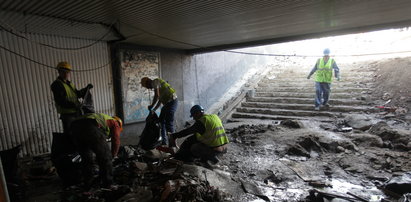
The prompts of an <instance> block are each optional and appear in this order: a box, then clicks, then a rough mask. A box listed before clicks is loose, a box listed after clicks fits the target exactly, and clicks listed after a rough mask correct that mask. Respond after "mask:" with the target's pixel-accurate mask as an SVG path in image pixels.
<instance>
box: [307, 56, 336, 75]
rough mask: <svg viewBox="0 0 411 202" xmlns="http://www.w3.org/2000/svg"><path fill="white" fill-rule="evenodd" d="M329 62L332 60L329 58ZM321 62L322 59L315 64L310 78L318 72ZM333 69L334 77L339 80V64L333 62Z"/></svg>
mask: <svg viewBox="0 0 411 202" xmlns="http://www.w3.org/2000/svg"><path fill="white" fill-rule="evenodd" d="M328 59H329V60H331V58H328ZM319 61H320V59H318V60H317V62H316V63H315V65H314V67H313V69H312V70H311V72H310V74H309V75H308V77H310V76H311V75H313V74H314V73H315V72H316V71H317V66H318V62H319ZM331 65H332V68H333V69H334V76H335V78H339V77H340V69H339V68H338V66H337V63H336V62H335V60H333V63H332V64H331Z"/></svg>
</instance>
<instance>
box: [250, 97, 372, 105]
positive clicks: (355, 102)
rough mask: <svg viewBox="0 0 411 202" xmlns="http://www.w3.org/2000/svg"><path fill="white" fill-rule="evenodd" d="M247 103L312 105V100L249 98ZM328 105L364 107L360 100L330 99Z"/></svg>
mask: <svg viewBox="0 0 411 202" xmlns="http://www.w3.org/2000/svg"><path fill="white" fill-rule="evenodd" d="M246 101H247V102H271V103H289V104H291V103H295V104H314V98H290V97H249V98H247V99H246ZM329 104H330V105H347V106H352V105H365V104H366V103H365V102H364V101H361V100H354V99H331V100H330V101H329Z"/></svg>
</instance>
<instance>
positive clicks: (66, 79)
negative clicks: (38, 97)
mask: <svg viewBox="0 0 411 202" xmlns="http://www.w3.org/2000/svg"><path fill="white" fill-rule="evenodd" d="M56 69H57V71H58V74H59V76H58V77H57V79H56V80H55V81H54V82H53V83H52V84H51V91H52V92H53V97H54V102H55V105H56V109H57V112H58V113H59V114H60V119H61V121H62V122H63V131H64V133H67V132H68V128H69V127H70V124H71V122H72V121H74V119H75V118H76V117H78V116H80V115H81V104H80V102H79V98H84V96H85V95H86V92H87V90H89V89H91V88H93V85H92V84H88V85H87V86H86V87H85V88H83V89H81V90H77V89H76V87H75V86H74V84H73V83H72V82H71V81H70V76H71V70H72V67H71V65H70V64H69V63H68V62H59V63H58V64H57V67H56Z"/></svg>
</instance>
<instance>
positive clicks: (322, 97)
mask: <svg viewBox="0 0 411 202" xmlns="http://www.w3.org/2000/svg"><path fill="white" fill-rule="evenodd" d="M330 91H331V83H325V82H315V107H319V106H320V105H325V104H327V103H328V99H329V98H330Z"/></svg>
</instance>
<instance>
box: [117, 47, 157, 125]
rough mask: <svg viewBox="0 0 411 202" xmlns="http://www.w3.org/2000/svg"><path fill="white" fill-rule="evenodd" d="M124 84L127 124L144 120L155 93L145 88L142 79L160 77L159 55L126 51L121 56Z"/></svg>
mask: <svg viewBox="0 0 411 202" xmlns="http://www.w3.org/2000/svg"><path fill="white" fill-rule="evenodd" d="M121 69H122V84H123V95H124V99H123V100H124V102H123V108H124V120H125V122H126V123H131V122H136V121H142V120H144V119H145V118H146V117H147V115H148V113H149V111H148V109H147V106H148V105H150V104H151V103H150V102H151V100H152V99H153V96H154V92H153V91H152V90H148V89H146V88H143V87H142V86H141V84H140V81H141V78H143V77H149V78H151V79H153V78H157V77H159V70H158V69H159V55H158V53H156V52H143V51H132V50H124V51H122V55H121Z"/></svg>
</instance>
